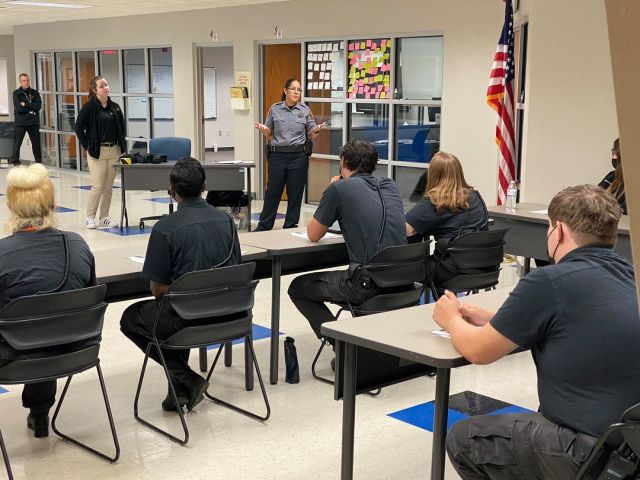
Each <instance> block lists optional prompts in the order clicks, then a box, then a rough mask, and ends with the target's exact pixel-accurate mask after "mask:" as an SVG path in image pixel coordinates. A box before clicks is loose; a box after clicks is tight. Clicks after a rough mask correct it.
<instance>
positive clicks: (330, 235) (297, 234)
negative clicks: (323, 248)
mask: <svg viewBox="0 0 640 480" xmlns="http://www.w3.org/2000/svg"><path fill="white" fill-rule="evenodd" d="M291 235H293V236H294V237H298V238H304V239H305V240H309V237H307V232H291ZM340 237H342V235H338V234H337V233H331V232H327V233H326V234H325V235H324V237H322V239H321V240H320V241H322V240H324V239H325V238H326V239H333V238H340ZM309 241H311V240H309Z"/></svg>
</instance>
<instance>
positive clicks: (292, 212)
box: [256, 152, 309, 231]
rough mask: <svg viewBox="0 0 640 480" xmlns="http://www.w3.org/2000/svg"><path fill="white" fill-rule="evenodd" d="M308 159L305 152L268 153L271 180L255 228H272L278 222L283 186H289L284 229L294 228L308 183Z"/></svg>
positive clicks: (298, 218)
mask: <svg viewBox="0 0 640 480" xmlns="http://www.w3.org/2000/svg"><path fill="white" fill-rule="evenodd" d="M308 170H309V159H308V158H307V155H306V154H305V153H304V152H299V153H280V152H271V153H270V154H269V169H268V173H269V180H268V183H267V191H266V192H265V194H264V206H263V207H262V213H260V222H259V223H258V228H256V230H258V231H260V230H271V229H272V228H273V223H274V222H275V221H276V213H277V212H278V205H279V204H280V198H281V197H282V192H283V191H284V187H285V186H286V187H287V198H288V201H287V216H286V218H285V220H284V228H293V227H295V226H297V225H298V220H300V207H301V205H302V195H303V193H304V187H305V185H306V184H307V171H308Z"/></svg>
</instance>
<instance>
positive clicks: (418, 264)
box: [362, 242, 429, 288]
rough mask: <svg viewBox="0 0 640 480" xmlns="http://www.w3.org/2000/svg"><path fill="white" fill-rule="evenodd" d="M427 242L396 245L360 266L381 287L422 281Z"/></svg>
mask: <svg viewBox="0 0 640 480" xmlns="http://www.w3.org/2000/svg"><path fill="white" fill-rule="evenodd" d="M428 246H429V242H421V243H413V244H409V245H396V246H393V247H387V248H385V249H383V250H381V251H379V252H378V253H376V254H375V255H374V256H373V257H371V259H370V260H369V263H368V264H367V265H364V266H363V267H362V269H363V272H366V273H368V275H369V277H370V278H371V280H372V281H373V282H374V283H375V284H376V285H377V286H378V287H381V288H393V287H400V286H403V285H411V284H413V283H414V282H422V281H423V280H424V278H425V260H426V259H427V248H428Z"/></svg>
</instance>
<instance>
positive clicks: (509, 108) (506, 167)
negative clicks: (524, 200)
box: [487, 0, 516, 205]
mask: <svg viewBox="0 0 640 480" xmlns="http://www.w3.org/2000/svg"><path fill="white" fill-rule="evenodd" d="M505 3H506V6H505V10H504V25H503V26H502V33H501V34H500V40H499V41H498V48H497V49H496V54H495V56H494V57H493V67H492V68H491V76H490V79H489V88H488V89H487V103H488V104H489V106H490V107H491V108H493V109H494V110H495V111H496V112H497V113H498V122H497V124H496V143H497V144H498V149H499V166H500V168H499V171H498V205H504V204H505V203H506V197H507V187H508V186H509V182H510V181H512V180H515V175H516V164H515V154H516V149H515V139H516V136H515V130H514V121H515V116H514V98H513V78H514V75H515V65H514V60H513V6H512V4H511V0H505Z"/></svg>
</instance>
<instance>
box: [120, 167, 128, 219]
mask: <svg viewBox="0 0 640 480" xmlns="http://www.w3.org/2000/svg"><path fill="white" fill-rule="evenodd" d="M124 170H125V169H124V168H122V169H120V231H121V232H122V231H123V230H124V226H123V225H124V213H125V211H126V208H127V205H126V198H127V196H126V195H125V190H126V189H125V181H124ZM127 226H129V225H127Z"/></svg>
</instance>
